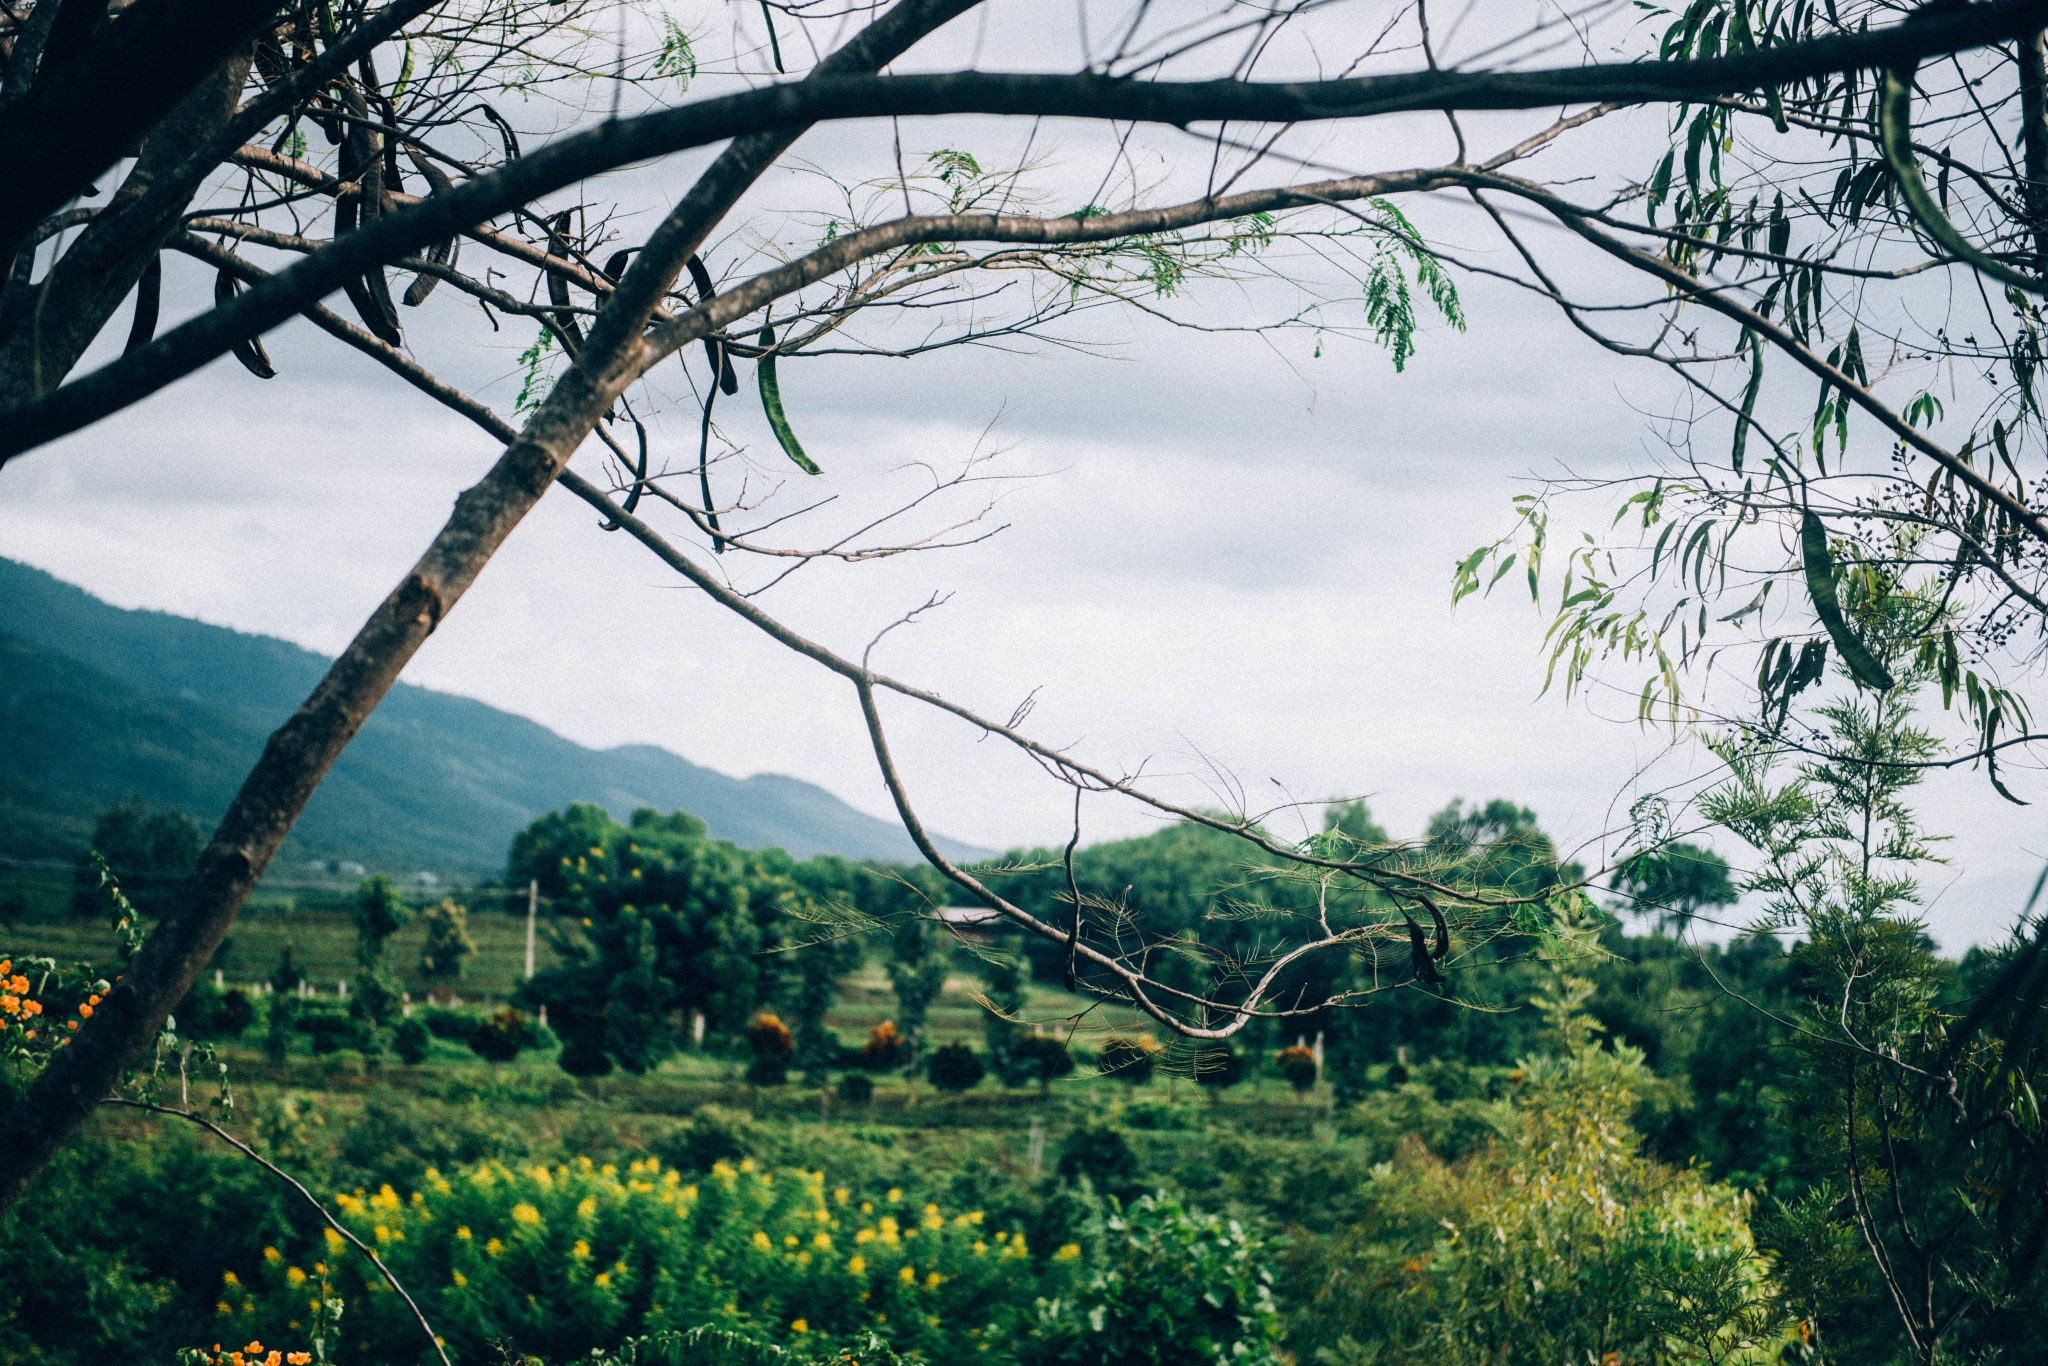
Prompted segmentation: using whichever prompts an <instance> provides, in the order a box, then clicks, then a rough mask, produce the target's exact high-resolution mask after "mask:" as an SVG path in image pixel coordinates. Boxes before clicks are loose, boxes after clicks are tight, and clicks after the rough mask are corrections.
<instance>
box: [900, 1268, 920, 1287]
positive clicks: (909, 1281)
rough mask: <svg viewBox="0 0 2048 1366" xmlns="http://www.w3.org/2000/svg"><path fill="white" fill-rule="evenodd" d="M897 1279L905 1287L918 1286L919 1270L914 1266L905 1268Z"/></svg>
mask: <svg viewBox="0 0 2048 1366" xmlns="http://www.w3.org/2000/svg"><path fill="white" fill-rule="evenodd" d="M896 1277H897V1279H898V1280H900V1281H902V1282H903V1283H904V1284H905V1285H916V1284H917V1268H916V1267H914V1266H905V1267H904V1268H903V1269H902V1270H901V1271H899V1272H897V1273H896Z"/></svg>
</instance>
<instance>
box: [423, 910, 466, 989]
mask: <svg viewBox="0 0 2048 1366" xmlns="http://www.w3.org/2000/svg"><path fill="white" fill-rule="evenodd" d="M420 918H421V920H423V921H425V922H426V927H427V942H426V945H425V947H423V948H422V949H421V950H420V975H421V976H423V977H426V978H428V979H429V980H431V981H436V982H455V981H459V980H461V978H462V971H463V968H464V967H465V966H466V965H467V963H468V960H469V958H470V957H471V956H472V955H474V954H475V953H476V943H475V941H473V940H472V939H470V937H469V908H468V907H466V906H458V905H457V904H456V903H455V901H454V900H453V898H446V899H443V900H442V902H441V904H440V905H438V906H430V907H428V908H427V911H426V914H424V915H423V916H421V917H420Z"/></svg>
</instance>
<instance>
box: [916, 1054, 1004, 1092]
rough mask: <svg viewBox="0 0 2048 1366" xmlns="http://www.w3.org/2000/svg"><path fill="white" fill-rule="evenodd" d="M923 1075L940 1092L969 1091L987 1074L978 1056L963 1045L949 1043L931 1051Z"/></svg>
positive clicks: (986, 1069)
mask: <svg viewBox="0 0 2048 1366" xmlns="http://www.w3.org/2000/svg"><path fill="white" fill-rule="evenodd" d="M925 1074H926V1075H927V1076H929V1077H930V1078H931V1079H932V1085H934V1086H936V1087H938V1088H939V1089H940V1090H941V1091H953V1092H960V1091H971V1090H973V1089H974V1088H975V1087H977V1086H979V1085H980V1084H981V1079H982V1078H983V1077H984V1076H986V1075H987V1074H988V1068H987V1067H986V1066H984V1065H983V1063H982V1061H981V1058H980V1056H979V1055H977V1054H976V1053H975V1051H974V1050H973V1049H972V1048H970V1047H969V1046H968V1045H966V1044H964V1043H957V1042H956V1043H949V1044H946V1045H944V1046H943V1047H941V1048H938V1049H936V1050H934V1051H933V1053H932V1057H931V1061H930V1062H929V1063H927V1064H925Z"/></svg>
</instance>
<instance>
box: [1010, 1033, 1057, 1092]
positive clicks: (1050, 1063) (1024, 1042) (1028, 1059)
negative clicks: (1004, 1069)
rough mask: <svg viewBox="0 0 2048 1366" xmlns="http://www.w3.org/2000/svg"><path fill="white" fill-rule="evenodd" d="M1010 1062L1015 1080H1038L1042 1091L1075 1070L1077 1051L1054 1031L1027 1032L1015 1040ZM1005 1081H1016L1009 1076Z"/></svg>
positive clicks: (1011, 1049)
mask: <svg viewBox="0 0 2048 1366" xmlns="http://www.w3.org/2000/svg"><path fill="white" fill-rule="evenodd" d="M1010 1062H1011V1066H1012V1072H1011V1075H1014V1076H1015V1077H1016V1078H1017V1081H1016V1083H1015V1084H1018V1085H1021V1084H1022V1083H1024V1082H1027V1081H1035V1082H1037V1083H1038V1089H1039V1090H1041V1091H1043V1090H1045V1089H1046V1088H1047V1087H1049V1086H1051V1085H1052V1083H1053V1082H1055V1081H1057V1080H1059V1079H1060V1078H1061V1077H1064V1076H1067V1075H1069V1074H1070V1073H1071V1072H1073V1070H1074V1055H1073V1054H1071V1053H1069V1052H1068V1051H1067V1046H1066V1045H1065V1044H1064V1043H1061V1042H1060V1041H1059V1039H1057V1038H1056V1037H1054V1036H1053V1035H1051V1034H1025V1035H1021V1036H1020V1037H1018V1038H1016V1039H1014V1040H1012V1041H1011V1043H1010ZM1003 1081H1004V1083H1005V1084H1006V1085H1008V1084H1012V1083H1011V1082H1010V1077H1009V1076H1005V1077H1004V1078H1003Z"/></svg>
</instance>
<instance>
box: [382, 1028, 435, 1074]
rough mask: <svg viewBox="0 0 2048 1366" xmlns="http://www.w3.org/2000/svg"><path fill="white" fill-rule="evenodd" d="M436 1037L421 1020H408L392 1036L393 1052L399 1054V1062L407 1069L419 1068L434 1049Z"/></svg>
mask: <svg viewBox="0 0 2048 1366" xmlns="http://www.w3.org/2000/svg"><path fill="white" fill-rule="evenodd" d="M433 1045H434V1036H433V1035H432V1034H431V1033H429V1032H428V1030H427V1026H426V1024H425V1023H424V1022H422V1021H420V1020H406V1021H404V1022H403V1023H401V1024H400V1025H399V1026H398V1029H397V1031H396V1032H395V1033H393V1034H392V1036H391V1051H392V1052H394V1053H396V1054H398V1060H399V1061H400V1062H402V1063H404V1064H405V1065H406V1066H407V1067H418V1066H419V1065H420V1064H421V1063H423V1062H425V1061H426V1060H427V1054H428V1052H429V1051H430V1050H431V1049H432V1048H433Z"/></svg>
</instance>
